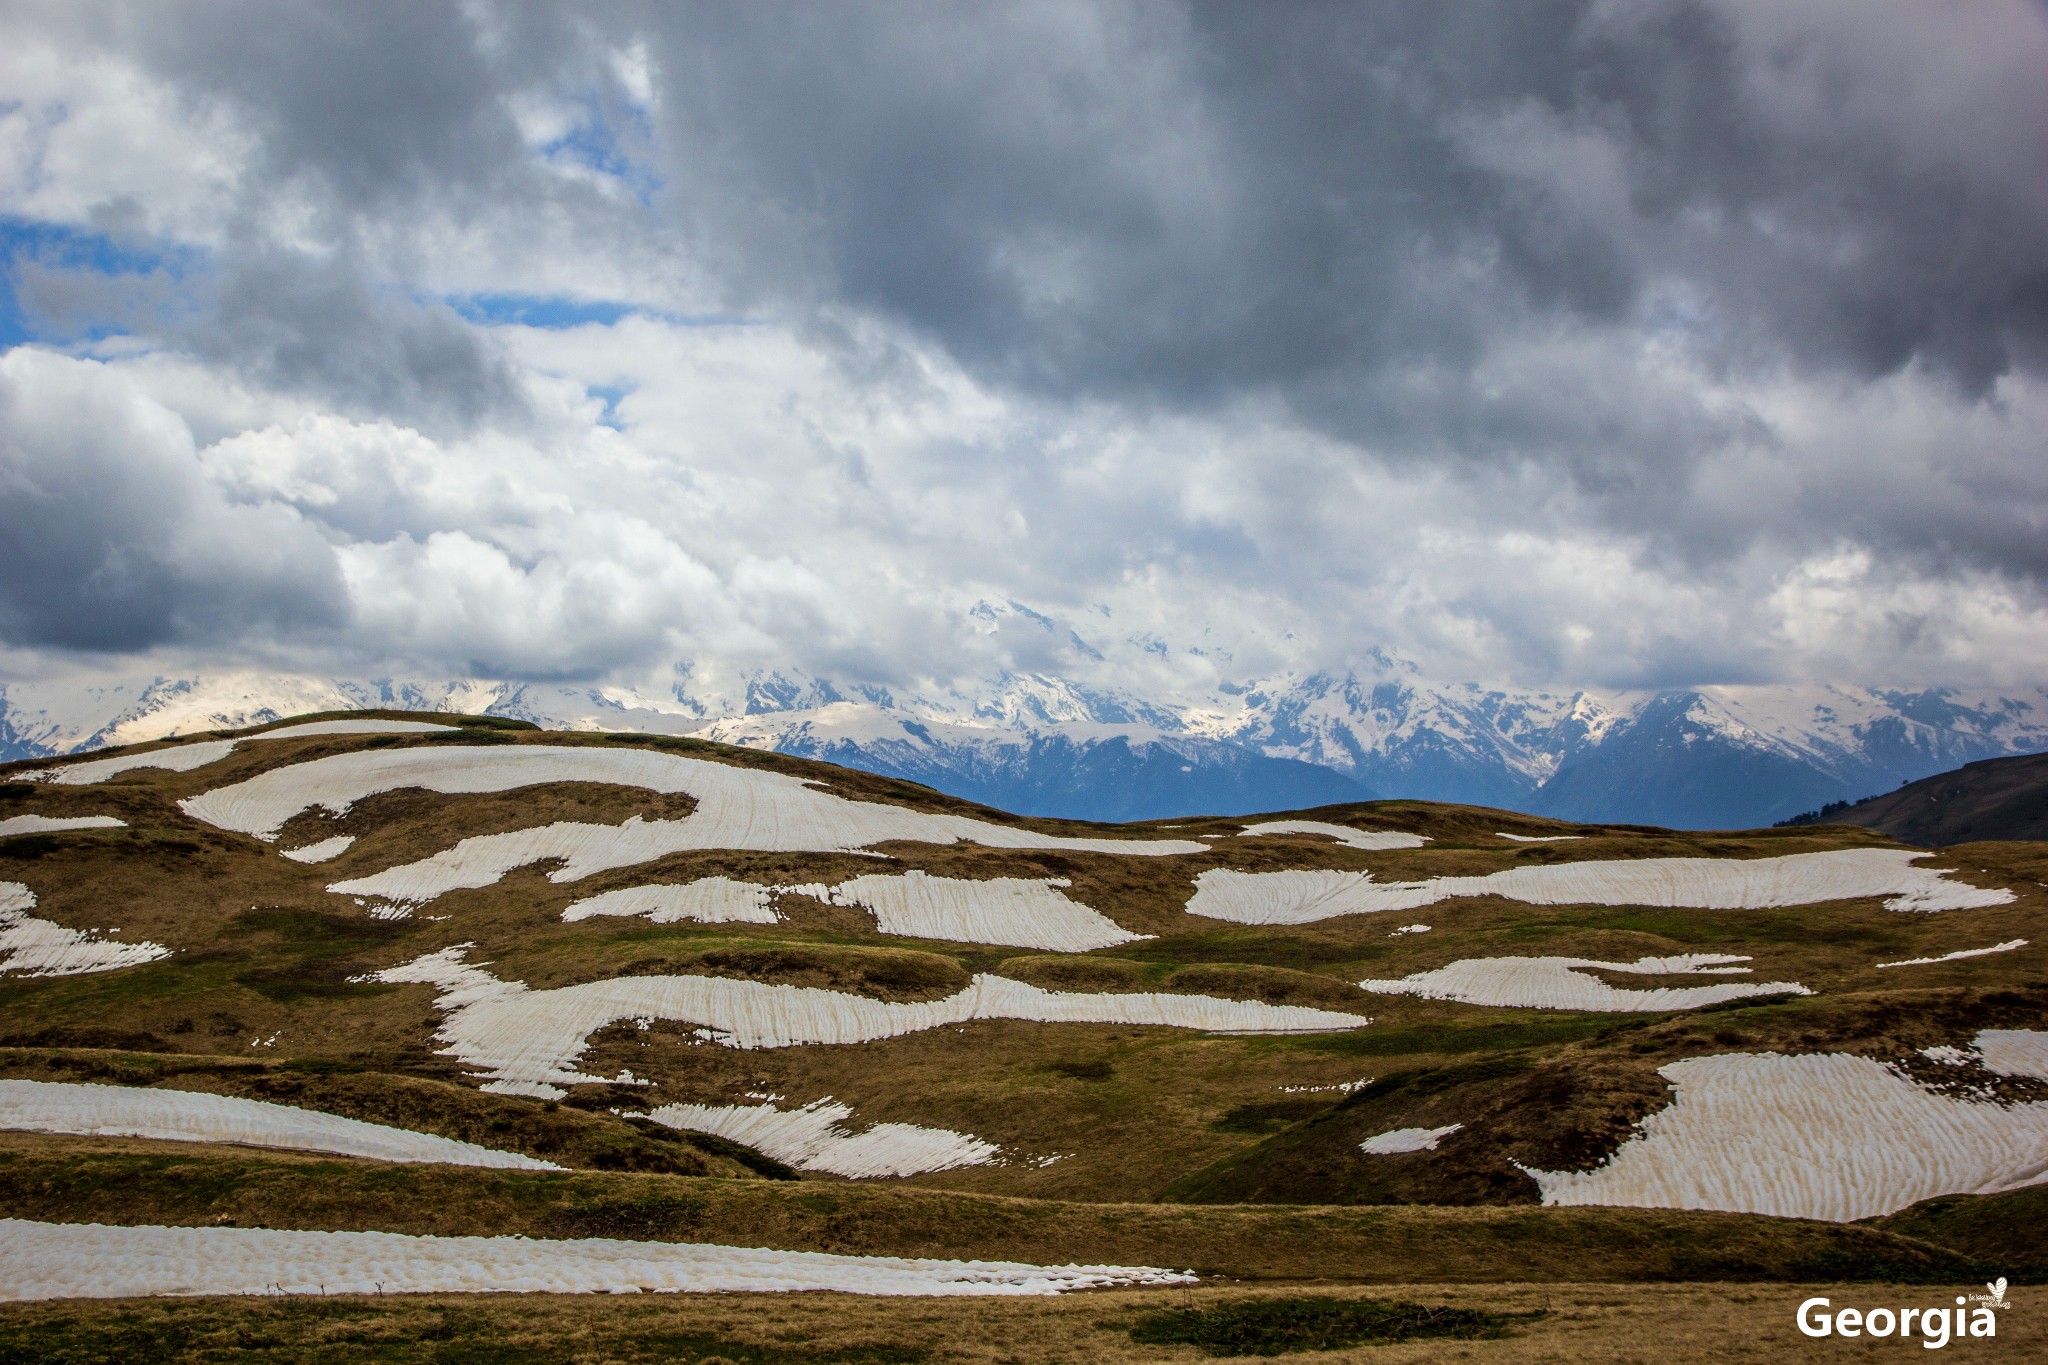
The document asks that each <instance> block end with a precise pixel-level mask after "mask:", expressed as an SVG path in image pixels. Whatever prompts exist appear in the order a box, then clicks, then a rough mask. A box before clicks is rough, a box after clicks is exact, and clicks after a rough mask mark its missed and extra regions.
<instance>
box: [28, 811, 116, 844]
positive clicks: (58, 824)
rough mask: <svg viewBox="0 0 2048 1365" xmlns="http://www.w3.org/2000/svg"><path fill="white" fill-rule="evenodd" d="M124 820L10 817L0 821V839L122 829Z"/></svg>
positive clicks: (92, 817) (71, 816)
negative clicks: (28, 835)
mask: <svg viewBox="0 0 2048 1365" xmlns="http://www.w3.org/2000/svg"><path fill="white" fill-rule="evenodd" d="M127 824H128V822H127V821H126V820H116V819H115V818H114V817H113V816H111V815H11V816H9V817H8V818H7V819H5V820H0V839H5V838H6V837H7V836H8V835H10V834H60V833H62V832H64V831H65V830H72V829H123V828H126V827H127Z"/></svg>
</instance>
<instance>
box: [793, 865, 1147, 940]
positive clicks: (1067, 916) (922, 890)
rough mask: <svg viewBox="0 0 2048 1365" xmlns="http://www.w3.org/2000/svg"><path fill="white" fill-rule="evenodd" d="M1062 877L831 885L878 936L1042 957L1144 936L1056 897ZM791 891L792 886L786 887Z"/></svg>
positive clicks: (879, 879)
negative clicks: (866, 914)
mask: <svg viewBox="0 0 2048 1365" xmlns="http://www.w3.org/2000/svg"><path fill="white" fill-rule="evenodd" d="M1066 885H1068V882H1067V879H1066V878H1064V877H1049V878H1046V879H1044V880H1031V879H1027V878H1020V877H995V878H991V879H989V880H987V881H963V880H959V879H956V878H952V877H929V876H926V875H925V874H924V873H922V872H915V871H913V872H906V873H904V874H903V875H902V876H900V877H890V876H872V877H856V878H854V879H853V880H852V881H846V882H841V883H840V884H839V885H838V886H836V887H833V888H832V891H831V900H832V903H833V904H835V905H858V906H860V907H862V908H863V909H865V910H868V911H871V912H872V913H873V914H874V917H875V924H876V927H877V928H879V929H880V930H881V931H882V932H883V933H885V934H900V935H902V936H904V937H906V938H935V939H944V940H946V941H948V942H951V943H997V944H1004V945H1008V946H1010V947H1016V948H1042V949H1045V950H1047V951H1050V952H1059V953H1085V952H1088V951H1090V950H1091V949H1095V948H1113V947H1115V946H1116V945H1117V944H1119V943H1131V942H1134V941H1136V940H1138V939H1142V938H1150V937H1151V935H1149V934H1133V933H1131V932H1130V931H1128V930H1126V929H1124V928H1122V927H1121V926H1119V925H1118V924H1117V923H1116V922H1115V921H1114V920H1112V919H1109V918H1108V917H1106V916H1104V915H1102V914H1100V913H1099V912H1097V911H1095V910H1091V909H1089V908H1088V907H1087V906H1085V905H1081V904H1078V903H1076V902H1074V901H1070V900H1068V899H1067V898H1066V897H1065V896H1062V895H1061V894H1060V893H1059V891H1058V889H1057V888H1059V887H1062V886H1066ZM789 889H791V890H794V889H795V888H789Z"/></svg>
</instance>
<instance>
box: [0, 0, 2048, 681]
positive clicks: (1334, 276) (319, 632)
mask: <svg viewBox="0 0 2048 1365" xmlns="http://www.w3.org/2000/svg"><path fill="white" fill-rule="evenodd" d="M2044 71H2048V9H2044V8H2043V7H2042V6H2041V5H2040V4H2037V3H2033V2H2032V0H1984V2H1983V3H1979V4H1974V5H1970V6H1966V7H1960V8H1958V7H1941V8H1932V7H1909V6H1893V7H1884V8H1878V9H1873V8H1872V7H1869V6H1866V5H1860V4H1852V3H1847V2H1846V0H1807V2H1805V3H1790V4H1788V3H1780V2H1777V0H1772V2H1771V3H1763V2H1762V0H1713V2H1711V3H1707V2H1702V3H1678V4H1656V5H1649V4H1633V3H1618V2H1599V3H1595V2H1591V0H1587V2H1584V3H1562V2H1560V3H1542V4H1539V3H1529V2H1528V0H1513V2H1512V3H1499V4H1492V5H1486V4H1471V5H1459V6H1454V7H1444V6H1441V5H1437V4H1431V3H1405V4H1404V3H1392V4H1378V5H1371V6H1358V5H1299V6H1290V7H1286V8H1284V9H1278V10H1275V9H1270V8H1259V9H1252V8H1248V7H1244V6H1241V5H1231V4H1213V5H1212V4H1202V3H1151V4H1111V5H1100V4H1060V3H1041V4H1033V5H1029V6H1015V7H1009V8H994V9H992V8H990V7H988V6H981V5H959V4H939V3H934V4H928V5H918V6H901V5H892V6H866V7H847V6H814V5H790V4H774V3H759V4H749V5H746V6H731V5H720V4H706V5H632V4H619V5H613V6H604V7H600V8H598V9H597V10H595V11H592V10H591V9H590V7H571V6H565V5H546V4H495V3H488V0H477V3H466V4H454V3H447V4H435V3H419V2H417V0H403V2H399V0H392V2H390V3H383V2H379V3H369V2H367V0H352V3H348V4H345V5H341V4H332V5H317V4H316V5H305V6H293V7H284V8H278V7H270V6H253V5H249V4H238V3H171V2H169V0H166V2H164V3H149V4H140V3H134V4H118V3H113V4H110V3H91V2H89V0H88V2H84V3H80V2H77V0H67V2H66V3H61V4H60V3H43V4H38V3H23V4H17V5H12V6H9V7H8V9H7V11H6V13H5V15H4V16H0V250H4V251H5V252H6V254H7V257H8V264H7V268H6V274H5V282H4V292H0V346H4V347H6V348H7V349H5V351H4V353H0V548H4V554H0V666H4V668H5V670H6V671H9V672H12V673H15V674H16V675H17V676H32V675H36V674H38V673H41V672H47V671H50V670H55V669H62V668H67V667H72V666H75V665H76V664H77V663H78V662H79V661H81V660H97V661H106V660H121V659H134V658H138V657H142V658H160V657H168V656H171V655H177V656H182V657H189V658H206V659H211V660H223V659H234V660H237V661H260V662H262V663H265V664H268V665H273V666H287V667H304V668H309V669H328V670H357V671H360V670H362V669H366V668H405V669H415V670H423V671H435V670H439V671H444V672H453V673H468V674H480V675H486V676H500V677H527V678H636V677H651V676H657V675H661V674H664V673H665V672H667V671H668V670H670V669H672V668H673V666H674V665H675V664H676V663H677V662H678V661H683V660H704V659H715V660H722V661H727V662H730V663H732V664H735V665H738V666H769V667H795V668H801V669H807V670H809V671H811V672H814V673H818V674H824V675H829V676H837V677H850V678H857V679H863V680H868V681H872V682H875V683H879V684H889V685H906V684H913V685H914V684H920V683H922V684H931V683H934V682H936V683H937V684H939V685H944V684H945V682H946V680H948V679H952V678H965V677H975V676H986V675H988V674H990V673H992V672H995V671H999V670H1003V669H1010V670H1015V671H1045V672H1054V673H1061V674H1065V675H1067V676H1074V677H1083V678H1090V679H1093V680H1095V681H1097V682H1107V683H1111V684H1114V685H1120V686H1127V687H1132V688H1137V689H1143V690H1150V691H1171V690H1175V689H1189V690H1200V689H1207V688H1209V687H1212V686H1214V685H1216V684H1218V683H1222V682H1230V681H1233V680H1244V679H1249V678H1253V677H1259V676H1266V675H1270V674H1273V673H1277V672H1282V671H1289V670H1303V671H1305V670H1308V669H1314V668H1335V669H1342V668H1344V667H1346V666H1348V665H1349V664H1350V663H1352V662H1353V661H1354V660H1355V659H1357V658H1360V657H1362V656H1363V655H1364V654H1365V653H1366V652H1367V650H1368V649H1370V648H1372V647H1375V646H1377V647H1382V648H1384V649H1387V650H1390V651H1392V652H1393V653H1395V654H1398V655H1400V656H1403V657H1406V658H1412V659H1414V660H1416V661H1418V662H1419V663H1420V665H1421V667H1422V668H1423V669H1424V670H1425V671H1426V672H1427V673H1428V674H1429V675H1431V676H1434V677H1445V678H1457V677H1463V678H1488V679H1495V678H1498V679H1515V680H1519V681H1523V682H1527V683H1546V684H1560V685H1566V686H1657V685H1685V684H1701V683H1714V682H1741V681H1777V680H1791V679H1811V678H1826V679H1836V680H1843V681H1855V682H1866V683H1876V682H1896V683H1907V684H1932V683H1991V684H1998V683H2004V682H2009V681H2016V680H2022V679H2031V680H2038V678H2039V677H2040V676H2041V675H2042V672H2043V669H2044V666H2048V591H2044V588H2048V535H2044V531H2048V526H2044V522H2048V459H2044V458H2043V456H2044V453H2048V452H2044V450H2043V438H2042V433H2043V432H2044V431H2048V245H2044V244H2048V140H2044V139H2042V137H2041V136H2040V130H2041V129H2042V128H2044V127H2048V81H2044V80H2043V79H2042V78H2041V77H2042V73H2043V72H2044ZM983 600H990V601H996V602H1008V601H1016V602H1022V603H1026V604H1029V606H1030V607H1032V608H1035V609H1036V611H1037V612H1040V613H1043V614H1044V618H1043V621H1042V620H1041V618H1040V617H1038V616H1035V615H1033V614H1032V613H1031V612H1020V611H1010V610H1005V611H1000V612H987V611H984V612H981V613H979V614H977V613H975V612H974V611H973V607H974V605H975V604H976V603H977V602H981V601H983ZM1044 621H1057V623H1058V625H1057V628H1048V627H1047V625H1046V624H1044Z"/></svg>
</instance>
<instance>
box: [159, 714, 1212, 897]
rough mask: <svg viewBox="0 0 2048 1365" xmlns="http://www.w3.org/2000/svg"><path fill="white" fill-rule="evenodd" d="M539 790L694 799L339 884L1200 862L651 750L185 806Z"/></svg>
mask: <svg viewBox="0 0 2048 1365" xmlns="http://www.w3.org/2000/svg"><path fill="white" fill-rule="evenodd" d="M543 782H606V783H615V784H617V785H620V786H629V787H641V788H644V789H646V790H648V791H656V792H680V793H685V794H687V795H689V796H691V797H694V798H695V799H696V801H697V809H696V810H695V811H693V812H692V813H691V814H689V815H688V816H685V817H684V818H683V819H680V820H642V819H640V818H639V817H638V816H635V817H633V818H632V819H629V820H627V821H626V822H625V823H624V824H622V825H593V824H583V823H579V822H576V821H563V822H560V823H557V824H552V825H545V826H541V827H539V828H535V829H522V830H513V831H511V832H509V833H505V834H489V835H481V836H479V837H476V838H472V839H464V840H463V841H462V842H461V843H459V844H457V845H456V846H455V847H453V848H451V849H448V850H446V851H444V852H442V853H438V854H436V855H434V856H433V857H431V858H425V859H422V860H421V861H419V862H415V863H407V864H404V865H402V866H399V867H394V868H391V869H389V870H387V871H385V872H381V873H378V874H377V875H375V876H371V877H362V878H358V879H356V880H354V881H348V882H338V883H336V884H335V885H334V886H332V887H329V888H328V889H329V890H331V891H337V892H340V893H342V894H344V895H354V896H375V897H380V898H382V899H385V900H390V901H399V902H403V903H407V904H419V903H422V902H424V901H429V900H432V899H433V898H434V897H436V896H439V895H441V894H443V893H444V892H448V891H455V890H462V889H467V888H473V887H479V886H489V885H491V884H492V883H493V882H495V881H497V880H498V879H499V878H500V877H503V876H504V875H505V874H506V873H507V872H510V871H511V870H512V869H513V868H515V867H524V866H526V865H527V864H529V863H535V862H539V861H541V860H543V859H549V858H559V859H562V860H563V866H561V867H559V868H556V869H555V870H553V871H551V872H550V873H549V874H548V877H549V879H550V880H551V881H556V882H571V881H576V880H578V879H580V878H583V877H587V876H589V875H591V874H592V873H594V872H603V871H606V870H608V869H610V868H615V867H630V866H632V865H634V864H636V863H644V862H648V861H651V860H652V859H655V858H661V857H666V856H667V855H669V854H671V853H681V852H684V851H686V850H691V849H749V850H759V851H763V852H771V853H839V852H859V851H863V850H865V849H867V848H869V847H871V846H873V845H875V844H882V843H888V842H891V841H893V840H904V841H909V842H914V843H927V844H952V843H958V842H960V841H962V840H967V841H971V842H974V843H978V844H981V845H983V846H985V847H988V848H1045V849H1069V850H1075V851H1081V852H1093V853H1117V854H1128V855H1133V856H1152V857H1157V856H1161V855H1168V854H1178V853H1200V852H1202V851H1203V850H1204V847H1205V846H1204V845H1202V844H1199V843H1196V842H1194V841H1192V840H1186V839H1070V838H1061V837H1058V836H1055V835H1050V834H1039V833H1036V832H1034V831H1032V830H1026V829H1013V828H1011V827H1009V826H1006V825H995V824H990V823H988V822H987V821H985V820H975V819H971V818H969V817H967V816H964V815H934V814H929V813H926V812H924V811H914V810H909V809H906V808H905V807H902V806H890V805H883V804H881V803H879V802H872V801H849V800H847V799H846V798H845V797H842V796H834V795H832V794H831V793H829V792H825V791H821V790H819V789H818V788H816V787H815V786H812V785H811V784H809V783H807V782H805V781H803V780H801V779H799V778H795V777H791V776H789V775H787V774H785V773H767V772H759V771H756V770H754V769H751V768H736V767H733V766H731V765H729V764H724V763H711V762H707V761H706V760H704V759H696V758H683V757H680V756H678V755H675V754H665V753H658V752H654V751H652V750H647V749H599V748H594V747H593V748H580V747H578V748H570V747H560V746H553V745H543V744H521V745H506V746H502V747H492V748H453V747H451V748H434V749H386V750H368V751H364V752H358V753H350V754H336V755H334V756H332V757H329V758H323V759H316V760H314V761H312V762H310V763H298V764H293V765H290V766H288V767H284V768H276V769H273V770H271V771H270V772H267V773H263V774H260V775H259V776H256V777H253V778H250V779H249V780H248V781H246V782H238V783H236V784H235V785H233V786H230V787H222V788H220V789H218V790H216V791H210V792H206V793H204V794H202V795H199V796H195V797H192V798H190V799H188V800H186V801H184V802H181V803H180V804H181V805H182V806H183V808H184V810H185V812H186V813H187V814H188V815H191V816H193V817H194V818H196V819H199V820H204V821H206V822H207V823H208V824H211V825H217V826H219V827H220V828H222V829H231V830H237V831H240V832H241V833H244V834H253V835H255V836H256V837H258V838H260V839H274V838H276V837H277V833H278V831H279V830H280V829H282V828H283V826H284V824H285V822H286V821H288V820H290V819H291V818H292V817H293V816H294V815H297V814H298V813H299V812H300V811H303V810H307V809H310V808H312V807H314V806H319V807H322V808H324V809H326V810H329V811H332V812H333V813H335V814H337V815H339V814H341V813H342V812H344V811H346V810H348V809H349V807H350V806H352V805H354V804H355V803H356V802H357V801H360V800H362V799H363V798H365V797H367V796H371V795H374V794H375V793H377V792H385V791H396V790H399V789H401V788H424V789H426V790H428V791H436V792H447V793H461V792H497V791H510V790H514V789H516V788H519V787H528V786H534V785H536V784H539V783H543Z"/></svg>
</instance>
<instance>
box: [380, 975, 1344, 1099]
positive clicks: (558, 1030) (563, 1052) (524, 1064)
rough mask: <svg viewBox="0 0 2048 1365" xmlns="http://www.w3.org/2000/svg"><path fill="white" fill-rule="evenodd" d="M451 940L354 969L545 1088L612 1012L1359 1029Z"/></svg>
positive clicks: (532, 1085) (464, 1051)
mask: <svg viewBox="0 0 2048 1365" xmlns="http://www.w3.org/2000/svg"><path fill="white" fill-rule="evenodd" d="M468 946H469V945H467V944H459V945H457V946H455V947H452V948H444V949H442V950H441V951H440V952H438V953H430V954H428V955H427V956H425V957H421V958H417V959H415V960H414V961H412V962H408V963H406V964H404V965H403V966H398V967H391V968H387V969H386V970H384V971H381V972H377V973H374V974H373V975H371V976H370V977H368V978H366V979H368V980H373V981H383V982H393V983H402V982H417V983H423V984H427V985H433V986H438V987H440V988H441V992H442V993H441V995H440V996H439V998H438V999H436V1001H435V1002H434V1003H435V1005H436V1006H437V1007H438V1008H440V1009H441V1010H443V1011H444V1012H445V1013H446V1017H445V1018H444V1019H443V1020H442V1023H441V1028H440V1030H439V1031H438V1032H437V1034H436V1035H435V1036H436V1037H437V1038H438V1039H439V1041H441V1042H442V1043H443V1044H445V1045H446V1046H445V1047H444V1048H443V1049H442V1052H443V1054H444V1055H449V1056H454V1057H458V1058H460V1059H461V1060H462V1061H464V1062H466V1063H468V1064H469V1065H471V1066H473V1067H477V1068H479V1069H480V1071H481V1073H482V1074H483V1075H485V1076H488V1077H489V1078H490V1082H489V1084H487V1085H486V1086H485V1087H484V1088H485V1089H486V1090H491V1091H495V1092H498V1093H500V1094H509V1095H535V1096H542V1097H553V1096H557V1095H560V1094H562V1093H563V1091H562V1089H561V1087H562V1086H564V1085H578V1084H584V1083H588V1082H594V1081H599V1080H602V1079H603V1078H602V1077H597V1076H586V1075H583V1074H582V1073H580V1072H578V1071H576V1070H575V1069H574V1063H575V1061H576V1059H577V1058H578V1057H580V1056H582V1055H583V1052H584V1050H585V1047H586V1043H585V1040H586V1039H587V1038H589V1036H590V1035H591V1034H593V1033H595V1032H597V1031H598V1030H599V1029H601V1028H604V1027H605V1026H607V1025H609V1024H612V1023H615V1022H617V1021H619V1020H621V1019H637V1018H648V1019H673V1020H677V1021H680V1022H684V1023H690V1024H697V1025H701V1026H702V1033H703V1036H704V1037H705V1039H706V1040H707V1041H710V1042H715V1043H719V1044H722V1045H724V1046H726V1047H736V1048H774V1047H794V1046H796V1045H798V1044H801V1043H865V1042H872V1041H874V1040H876V1039H880V1038H895V1037H900V1036H902V1035H904V1034H908V1033H919V1032H923V1031H924V1030H927V1029H933V1028H942V1027H945V1026H947V1025H952V1024H961V1023H965V1022H967V1021H969V1020H974V1019H1027V1020H1034V1021H1039V1022H1044V1023H1085V1024H1156V1025H1161V1026H1164V1027H1169V1028H1189V1029H1202V1030H1205V1031H1208V1032H1212V1033H1329V1032H1337V1031H1339V1030H1344V1029H1355V1028H1363V1027H1365V1026H1366V1025H1367V1024H1368V1023H1370V1022H1371V1020H1369V1019H1366V1018H1363V1017H1361V1016H1359V1015H1355V1014H1339V1013H1336V1012H1335V1011H1332V1010H1318V1009H1310V1008H1308V1007H1306V1006H1301V1005H1268V1004H1265V1003H1263V1002H1261V1001H1256V1000H1220V999H1217V998H1216V997H1214V996H1208V995H1157V994H1140V993H1130V994H1122V993H1116V992H1103V993H1064V992H1058V991H1043V990H1039V989H1038V988H1037V987H1035V986H1027V985H1025V984H1024V983H1023V982H1021V981H1011V980H1008V979H1006V978H1003V977H999V976H986V975H981V976H976V977H975V978H974V979H973V980H972V981H971V982H970V983H969V984H968V985H967V987H966V988H965V989H964V990H962V991H960V993H959V994H957V995H951V996H947V997H946V998H944V999H942V1000H927V1001H915V1002H909V1003H900V1004H899V1003H893V1002H890V1001H884V1000H875V999H871V998H870V997H867V996H864V995H853V994H850V993H848V992H845V991H831V990H823V989H819V988H817V987H812V986H776V985H768V984H766V983H764V982H759V981H734V980H728V979H725V978H722V977H710V976H630V977H618V978H614V979H612V980H607V981H592V982H587V983H585V984H583V985H580V986H563V987H559V988H557V989H554V990H544V991H536V990H531V989H529V988H528V987H527V986H526V985H524V984H523V983H521V982H517V981H500V980H498V979H497V978H496V977H494V976H492V975H491V974H490V973H489V972H487V971H485V970H483V969H482V968H481V967H477V966H473V965H471V964H469V963H466V962H464V961H463V960H462V958H463V954H464V952H465V951H466V949H467V948H468Z"/></svg>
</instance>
